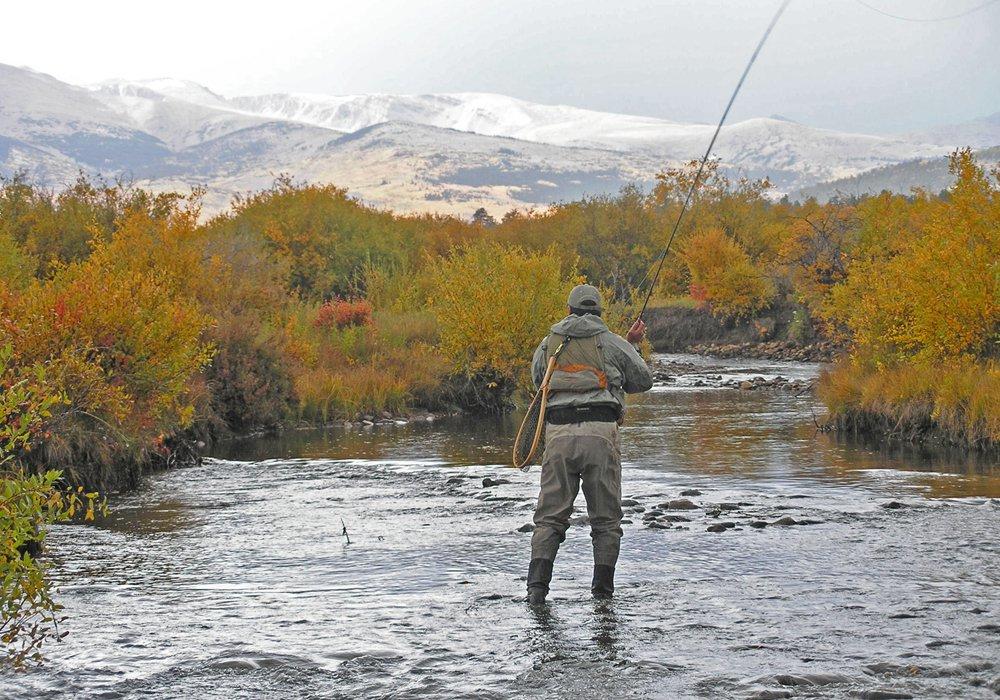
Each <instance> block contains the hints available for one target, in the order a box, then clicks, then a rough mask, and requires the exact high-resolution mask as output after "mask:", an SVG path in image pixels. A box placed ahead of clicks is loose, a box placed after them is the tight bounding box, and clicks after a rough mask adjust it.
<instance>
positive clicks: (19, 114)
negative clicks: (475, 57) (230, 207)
mask: <svg viewBox="0 0 1000 700" xmlns="http://www.w3.org/2000/svg"><path fill="white" fill-rule="evenodd" d="M998 121H1000V118H998V117H997V116H996V115H994V117H989V118H987V119H985V120H980V122H974V123H970V124H969V125H964V126H963V125H959V126H956V127H948V128H943V129H942V130H936V131H930V132H925V133H923V134H913V135H909V136H901V137H882V136H870V135H865V134H850V133H843V132H837V131H831V130H824V129H815V128H812V127H808V126H805V125H802V124H799V123H796V122H793V121H790V120H787V119H784V118H781V117H770V118H760V119H749V120H746V121H743V122H738V123H735V124H732V125H730V126H727V127H726V128H725V129H723V131H722V133H721V135H720V137H719V141H718V143H717V147H716V151H715V154H716V155H717V156H718V157H719V158H720V159H721V161H722V168H723V169H724V170H725V171H726V172H728V173H730V174H734V175H746V176H750V177H761V176H765V175H766V176H767V177H769V178H770V179H771V180H772V182H773V183H775V185H776V187H777V190H778V191H780V192H788V191H795V190H801V189H802V188H805V187H809V186H811V185H815V184H817V183H820V182H824V181H828V180H833V179H837V178H850V177H852V176H855V175H858V174H860V173H864V172H867V171H870V170H872V169H873V168H878V167H885V166H891V165H893V164H896V163H900V162H902V161H910V160H913V159H920V158H932V157H935V156H939V155H941V154H943V153H946V152H947V151H948V150H950V149H951V148H953V147H955V146H958V145H962V144H963V142H964V141H966V140H970V139H973V138H975V139H976V140H978V141H987V142H988V141H991V140H993V139H994V136H993V134H994V133H995V131H998V130H1000V125H998V124H997V122H998ZM713 128H714V127H712V126H710V125H705V124H682V123H677V122H672V121H668V120H665V119H657V118H653V117H641V116H631V115H622V114H612V113H605V112H597V111H593V110H587V109H579V108H576V107H569V106H564V105H540V104H535V103H531V102H527V101H525V100H519V99H515V98H512V97H506V96H503V95H494V94H487V93H453V94H438V95H349V96H328V95H307V94H272V95H260V96H241V97H225V96H222V95H219V94H217V93H215V92H212V91H211V90H209V89H208V88H206V87H204V86H202V85H199V84H197V83H192V82H189V81H182V80H174V79H170V78H163V79H157V80H147V81H123V80H115V81H107V82H104V83H101V84H99V85H95V86H92V87H90V88H81V87H77V86H73V85H68V84H66V83H63V82H60V81H59V80H56V79H55V78H53V77H51V76H47V75H44V74H41V73H36V72H34V71H31V70H29V69H23V68H14V67H12V66H4V65H0V174H10V173H12V172H16V171H19V170H26V171H28V172H29V173H30V174H31V175H32V177H35V178H36V179H37V180H38V181H39V182H42V183H44V184H46V185H51V186H57V187H58V186H61V185H64V184H66V183H67V182H69V181H71V180H72V179H73V177H74V176H75V173H76V172H77V171H78V170H81V169H82V170H84V171H86V172H91V173H103V174H105V175H108V176H117V175H120V174H124V175H126V176H129V177H133V178H135V179H137V180H138V181H140V182H142V183H143V184H147V185H149V186H151V187H154V188H157V189H165V188H177V187H182V188H183V187H187V186H192V185H204V186H206V187H207V188H208V191H209V194H208V200H209V202H208V204H209V206H208V207H207V208H208V209H210V210H211V209H214V208H221V207H223V206H225V205H226V204H227V203H228V199H229V197H230V196H231V195H232V194H234V193H236V192H242V191H246V190H249V189H255V188H260V187H264V186H267V185H268V184H270V182H271V181H273V179H274V177H275V176H276V175H278V174H280V173H285V174H288V175H291V176H292V177H294V178H297V179H300V180H308V181H315V182H332V183H335V184H337V185H340V186H344V187H347V188H349V189H350V190H351V191H352V192H353V193H355V194H356V195H358V196H360V197H361V198H363V199H365V200H367V201H369V202H372V203H375V204H378V205H380V206H386V207H391V208H395V209H400V210H407V211H448V212H454V213H462V214H468V213H469V212H471V211H472V210H474V209H475V208H477V207H478V206H481V205H484V206H487V207H489V208H493V209H497V210H506V209H507V208H510V207H512V206H522V207H526V206H537V207H544V206H547V205H548V204H550V203H552V202H556V201H560V200H569V199H575V198H578V197H580V196H583V195H586V194H603V193H609V192H615V191H617V189H619V188H620V187H621V186H622V185H623V184H625V183H627V182H638V183H649V182H651V181H652V180H653V178H654V176H655V174H656V173H657V172H659V171H660V170H662V169H663V168H665V167H668V166H671V165H676V164H677V163H679V162H683V161H687V160H691V159H695V158H698V157H700V156H701V154H702V152H703V151H704V148H705V146H706V144H707V143H708V140H709V138H710V137H711V133H712V130H713ZM970 142H971V141H970ZM996 142H1000V141H996ZM990 145H994V144H993V143H991V144H990Z"/></svg>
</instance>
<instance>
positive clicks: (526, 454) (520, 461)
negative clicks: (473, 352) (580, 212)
mask: <svg viewBox="0 0 1000 700" xmlns="http://www.w3.org/2000/svg"><path fill="white" fill-rule="evenodd" d="M790 2H791V0H782V3H781V5H780V6H779V7H778V11H777V12H776V13H774V17H772V18H771V23H770V24H768V25H767V29H765V30H764V35H763V36H762V37H761V38H760V41H759V42H757V48H755V49H754V51H753V54H752V55H751V56H750V60H749V61H748V62H747V65H746V68H744V69H743V75H741V76H740V80H739V82H738V83H736V89H735V90H733V94H732V95H731V96H730V97H729V102H728V103H727V104H726V109H725V111H724V112H723V113H722V118H721V119H719V124H718V126H716V127H715V133H714V134H712V140H711V141H709V143H708V148H706V149H705V155H704V156H702V158H701V163H700V164H699V166H698V172H697V174H696V175H695V176H694V180H693V181H692V182H691V187H690V188H688V191H687V196H686V197H685V198H684V204H683V205H682V206H681V211H680V213H679V214H678V215H677V220H676V221H674V227H673V229H672V230H671V231H670V238H669V239H667V245H666V247H665V248H664V249H663V252H662V253H660V256H659V261H658V262H657V264H656V272H655V273H654V274H653V279H652V280H651V281H650V283H649V289H647V290H646V298H645V300H644V301H643V302H642V309H640V310H639V315H638V316H636V319H635V323H638V322H639V321H641V320H642V315H643V314H644V313H645V312H646V306H647V305H648V304H649V298H650V297H651V296H652V294H653V288H654V287H656V282H657V280H658V279H659V277H660V272H661V271H662V270H663V261H664V260H666V258H667V254H668V253H669V252H670V246H671V245H672V244H673V242H674V238H675V237H676V236H677V231H678V230H679V229H680V227H681V221H683V219H684V214H685V212H687V209H688V206H689V205H690V204H691V198H692V197H693V196H694V192H695V190H696V189H698V185H699V184H700V182H701V176H702V174H703V173H704V171H705V164H706V163H708V159H709V157H710V156H711V155H712V149H713V148H714V147H715V141H716V139H718V138H719V132H720V131H722V125H723V124H725V123H726V117H728V116H729V110H731V109H732V107H733V103H734V102H735V101H736V96H737V95H739V94H740V89H741V88H742V87H743V83H744V82H745V81H746V79H747V75H748V74H749V73H750V69H751V68H752V67H753V64H754V62H755V61H756V60H757V56H758V55H759V54H760V51H761V49H762V48H764V44H765V43H767V38H768V37H769V36H771V30H773V29H774V26H775V25H776V24H777V23H778V19H779V18H780V17H781V15H782V13H783V12H784V11H785V8H786V7H788V3H790ZM648 274H649V273H648V272H647V275H648ZM641 284H642V283H641V282H640V285H641ZM633 325H634V324H633ZM568 340H569V339H568V338H567V339H566V340H564V341H563V342H562V344H561V345H560V346H559V348H558V349H557V350H556V352H555V354H554V355H553V356H552V357H550V358H549V362H548V366H547V367H546V369H545V376H544V378H543V379H542V383H541V385H540V386H539V387H538V391H536V392H535V395H534V397H533V398H532V399H531V403H530V404H529V405H528V410H527V412H526V413H525V415H524V420H523V421H522V422H521V427H520V429H519V430H518V431H517V437H516V438H514V449H513V454H512V455H511V456H512V460H511V461H512V463H513V465H514V467H516V468H519V469H522V470H527V469H529V468H530V465H531V461H532V459H533V458H534V456H535V454H536V452H537V450H538V445H539V444H540V443H541V441H542V436H543V435H544V433H545V408H546V404H547V403H548V396H549V380H550V379H551V377H552V372H553V371H554V369H555V365H556V360H557V359H558V357H559V355H560V353H561V352H562V350H563V348H564V347H565V346H566V342H568Z"/></svg>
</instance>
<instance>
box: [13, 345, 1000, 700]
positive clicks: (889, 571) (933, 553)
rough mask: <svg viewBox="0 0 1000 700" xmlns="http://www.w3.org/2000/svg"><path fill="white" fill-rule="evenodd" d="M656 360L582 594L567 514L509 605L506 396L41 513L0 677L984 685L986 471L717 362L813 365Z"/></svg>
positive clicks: (961, 692) (616, 685) (227, 688)
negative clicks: (857, 433)
mask: <svg viewBox="0 0 1000 700" xmlns="http://www.w3.org/2000/svg"><path fill="white" fill-rule="evenodd" d="M657 360H658V362H661V363H662V362H665V361H667V360H673V361H675V362H686V363H691V365H690V369H689V370H688V371H686V372H685V373H683V374H682V375H681V376H679V377H677V378H676V379H675V380H674V381H670V382H658V384H657V386H656V387H655V388H654V390H653V391H652V392H650V393H648V394H645V395H643V396H641V397H638V398H637V400H636V401H635V402H634V404H633V405H632V406H631V408H630V411H629V417H628V423H627V425H626V426H625V427H624V428H623V445H624V453H625V467H624V470H623V481H624V494H625V496H626V497H627V498H628V499H630V500H631V501H635V505H631V506H629V507H627V508H626V518H627V519H628V521H629V522H627V524H626V525H625V539H624V540H623V546H622V557H621V561H620V562H619V568H618V578H617V583H618V591H617V593H616V597H615V599H614V600H613V601H612V602H610V603H601V602H595V601H593V600H592V599H591V598H590V595H589V576H590V542H589V537H588V532H587V528H586V526H585V525H582V524H581V525H578V526H576V527H573V528H571V529H570V532H569V535H568V537H567V540H566V542H565V544H564V545H563V548H562V551H561V553H560V556H559V559H558V560H557V562H556V570H555V578H554V581H553V588H552V595H551V596H550V600H551V604H550V605H548V606H546V607H545V608H543V609H539V610H532V609H530V608H529V607H528V606H526V605H525V604H524V602H523V596H524V573H525V568H526V564H527V558H528V541H529V538H530V535H529V534H527V533H523V532H519V531H518V529H519V528H521V527H522V526H524V525H525V524H527V523H530V520H531V511H532V505H533V498H534V496H535V494H536V492H537V481H538V468H537V467H536V468H534V469H533V470H532V471H531V472H529V473H522V472H519V471H514V470H512V469H509V468H506V467H505V466H504V464H505V462H506V461H507V458H508V452H509V446H510V443H511V438H512V435H513V433H514V431H515V429H516V425H515V423H514V420H513V419H512V418H507V419H497V420H480V421H472V420H459V419H449V420H443V421H437V422H420V423H411V424H407V425H389V426H375V427H364V428H362V427H352V428H332V429H328V430H324V431H303V432H290V433H287V434H285V435H283V436H281V437H277V438H262V439H254V440H244V441H239V442H234V443H230V444H227V445H224V446H222V447H220V448H219V449H218V450H217V451H216V453H215V455H214V456H213V457H212V458H209V459H206V460H205V461H204V463H203V464H202V465H200V466H197V467H190V468H184V469H178V470H174V471H170V472H164V473H161V474H157V475H154V476H153V477H151V478H149V479H148V480H147V482H146V484H145V486H144V488H142V489H141V490H140V491H138V492H136V493H133V494H129V495H127V496H122V497H118V498H115V499H113V501H112V503H111V506H112V508H113V514H112V515H111V516H110V517H109V518H107V519H106V520H104V521H102V522H101V523H99V524H98V525H96V526H58V527H56V528H55V529H54V531H53V533H52V535H51V537H50V540H49V555H50V556H51V558H52V560H53V562H54V566H55V574H56V576H57V579H58V582H59V588H60V595H59V598H60V601H61V602H63V603H64V604H65V606H66V611H65V612H66V614H67V615H68V620H67V621H66V622H65V623H64V626H63V627H64V630H66V631H68V632H69V635H68V637H67V638H66V639H65V640H64V641H62V642H60V643H57V644H53V645H51V646H50V647H48V649H47V653H48V656H49V661H48V663H47V664H46V665H45V666H43V667H42V668H40V669H36V670H32V671H29V672H27V673H22V674H8V675H5V676H0V697H11V698H20V697H38V698H47V697H52V698H56V697H60V698H61V697H88V698H89V697H96V698H243V697H246V698H258V697H264V698H272V697H273V698H279V697H309V698H339V697H425V698H460V697H470V698H472V697H475V698H509V697H567V698H581V697H587V698H590V697H618V698H631V697H644V698H645V697H654V698H683V697H704V698H720V697H735V698H781V697H838V698H839V697H852V696H853V697H861V698H897V697H898V698H903V697H919V698H925V697H965V698H969V697H973V698H974V697H984V698H988V697H996V696H997V695H998V694H1000V665H998V664H1000V662H998V658H1000V585H998V584H1000V556H998V554H1000V545H998V542H997V533H998V526H1000V500H998V499H1000V466H998V465H997V464H996V463H992V462H989V461H984V460H982V459H979V460H977V459H976V458H974V457H968V456H963V455H961V454H948V453H942V452H925V451H921V450H918V449H912V448H911V449H905V448H897V449H894V450H890V449H887V448H878V447H873V446H866V445H862V444H857V443H854V442H850V441H846V440H844V439H842V438H836V437H834V436H831V435H828V434H823V433H819V432H817V430H816V427H815V423H814V413H815V414H817V415H820V414H821V408H820V406H819V405H818V404H817V402H816V400H815V399H814V398H813V397H812V396H811V394H809V393H808V392H805V393H802V392H795V391H785V390H756V391H740V390H738V389H734V388H730V387H725V386H721V384H723V383H725V382H726V381H727V380H731V379H746V378H749V377H753V376H757V375H760V376H764V377H773V376H775V375H778V374H780V375H783V376H785V377H788V378H789V379H801V380H807V379H811V378H812V377H813V376H814V375H815V374H816V372H817V371H818V367H817V366H816V365H812V364H794V363H765V362H760V361H739V360H727V361H714V360H707V359H705V358H700V357H694V356H670V357H665V356H660V357H658V358H657ZM484 478H490V479H500V480H506V481H508V482H509V483H500V484H499V485H495V486H483V479H484ZM682 492H687V493H688V495H687V496H682ZM682 497H685V498H688V499H689V500H690V501H691V502H692V503H693V504H694V505H695V506H696V508H694V509H689V510H669V511H668V510H663V509H657V508H656V506H657V504H660V503H664V502H667V501H670V500H676V499H680V498H682ZM577 506H578V508H580V509H582V508H583V499H582V496H581V497H580V500H579V501H578V502H577ZM640 509H642V510H640ZM657 510H659V511H662V514H659V515H657V513H655V512H653V511H657ZM651 512H652V514H651ZM584 513H585V511H582V510H581V513H580V516H581V517H582V515H583V514H584ZM679 518H687V520H680V519H679ZM782 518H791V519H792V520H794V521H795V522H797V523H802V521H805V523H806V524H796V525H779V524H774V523H776V522H778V521H779V520H780V519H782ZM785 522H787V521H785ZM722 523H732V525H731V526H730V525H727V526H725V527H724V528H718V527H715V528H713V529H714V530H719V529H722V530H723V531H721V532H713V531H709V530H708V528H709V527H712V526H713V525H720V524H722ZM650 524H652V527H651V526H650ZM345 525H346V529H347V534H348V536H347V537H345V536H344V535H343V529H344V526H345ZM348 537H349V539H350V542H349V543H348Z"/></svg>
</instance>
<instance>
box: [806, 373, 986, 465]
mask: <svg viewBox="0 0 1000 700" xmlns="http://www.w3.org/2000/svg"><path fill="white" fill-rule="evenodd" d="M819 394H820V397H821V398H822V399H823V400H824V401H825V402H826V404H827V406H828V407H829V409H830V413H831V419H832V420H833V422H834V424H835V425H837V426H838V427H841V428H843V429H848V430H858V431H862V432H877V433H883V434H888V435H890V436H893V437H898V438H902V439H906V440H914V439H918V440H919V439H927V438H938V439H943V440H945V441H947V442H950V443H955V444H966V445H970V446H973V447H976V448H979V449H984V450H996V449H1000V364H998V363H997V362H996V361H995V360H985V361H975V360H972V359H969V358H957V359H954V360H952V361H949V362H942V363H937V364H933V365H931V364H900V365H898V366H894V367H882V368H878V367H876V366H875V365H872V364H867V363H865V362H864V361H862V360H858V359H854V360H845V361H843V362H841V363H840V364H838V365H836V366H835V367H833V368H832V369H831V370H830V371H828V372H825V373H824V374H823V375H822V377H821V378H820V383H819Z"/></svg>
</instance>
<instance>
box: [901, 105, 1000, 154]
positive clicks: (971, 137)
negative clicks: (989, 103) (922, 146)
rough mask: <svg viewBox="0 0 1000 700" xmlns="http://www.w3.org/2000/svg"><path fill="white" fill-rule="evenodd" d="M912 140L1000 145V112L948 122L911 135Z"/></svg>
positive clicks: (971, 144) (967, 144)
mask: <svg viewBox="0 0 1000 700" xmlns="http://www.w3.org/2000/svg"><path fill="white" fill-rule="evenodd" d="M909 138H910V139H912V140H920V141H928V142H930V143H941V144H946V145H952V146H956V147H958V146H972V147H973V148H989V147H991V146H1000V112H996V113H995V114H991V115H990V116H988V117H983V118H982V119H975V120H973V121H970V122H965V123H964V124H946V125H945V126H939V127H936V128H934V129H928V130H926V131H921V132H916V133H913V134H910V135H909Z"/></svg>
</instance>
